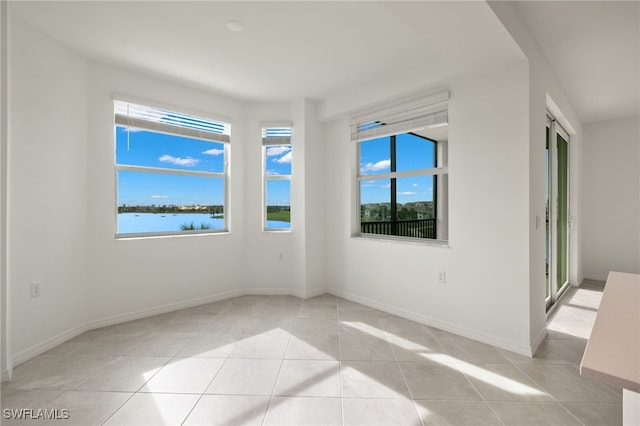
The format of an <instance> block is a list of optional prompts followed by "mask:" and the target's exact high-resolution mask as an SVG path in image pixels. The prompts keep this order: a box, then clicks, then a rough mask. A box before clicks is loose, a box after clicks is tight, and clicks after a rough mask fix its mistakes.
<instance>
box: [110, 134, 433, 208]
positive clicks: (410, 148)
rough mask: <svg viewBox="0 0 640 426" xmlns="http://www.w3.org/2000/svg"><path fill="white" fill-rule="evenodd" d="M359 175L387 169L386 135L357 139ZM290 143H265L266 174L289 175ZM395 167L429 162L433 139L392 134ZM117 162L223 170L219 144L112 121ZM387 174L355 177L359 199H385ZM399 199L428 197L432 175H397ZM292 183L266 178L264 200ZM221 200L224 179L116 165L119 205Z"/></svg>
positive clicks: (277, 200)
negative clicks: (133, 168) (140, 128)
mask: <svg viewBox="0 0 640 426" xmlns="http://www.w3.org/2000/svg"><path fill="white" fill-rule="evenodd" d="M360 155H361V162H360V173H361V175H362V176H368V175H375V174H379V173H388V172H389V171H390V148H389V138H388V137H385V138H380V139H373V140H370V141H365V142H361V143H360ZM291 158H292V150H291V145H275V146H269V147H267V149H266V155H265V161H266V164H265V168H266V172H267V175H269V176H274V175H291ZM396 158H397V160H396V164H397V171H408V170H416V169H425V168H431V167H434V144H433V142H430V141H428V140H426V139H423V138H420V137H417V136H413V135H411V134H403V135H398V136H397V137H396ZM116 163H117V164H121V165H137V166H146V167H157V168H164V169H173V170H190V171H205V172H215V173H223V172H224V144H223V143H218V142H211V141H204V140H199V139H192V138H185V137H181V136H175V135H167V134H161V133H155V132H150V131H146V130H138V129H132V128H130V129H126V128H125V127H122V126H116ZM390 186H391V185H390V180H389V179H368V180H362V181H361V182H360V188H361V204H368V203H388V202H389V201H390ZM397 199H398V202H399V203H402V204H404V203H407V202H416V201H430V200H433V177H432V176H416V177H406V178H398V179H397ZM290 200H291V183H290V181H288V180H271V179H268V182H267V204H268V205H289V204H290ZM125 204H126V205H152V204H155V205H163V204H167V205H196V204H199V205H221V204H224V180H223V179H222V178H211V177H204V176H185V175H179V174H165V173H148V172H138V171H124V170H120V171H118V205H119V206H122V205H125Z"/></svg>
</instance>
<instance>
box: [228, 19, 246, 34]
mask: <svg viewBox="0 0 640 426" xmlns="http://www.w3.org/2000/svg"><path fill="white" fill-rule="evenodd" d="M227 29H228V30H229V31H233V32H234V33H239V32H240V31H242V30H243V29H244V25H242V22H240V21H235V20H234V21H228V22H227Z"/></svg>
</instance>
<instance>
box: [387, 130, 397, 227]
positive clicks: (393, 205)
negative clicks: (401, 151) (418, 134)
mask: <svg viewBox="0 0 640 426" xmlns="http://www.w3.org/2000/svg"><path fill="white" fill-rule="evenodd" d="M389 153H390V157H391V158H390V161H391V164H390V166H391V173H393V174H395V173H396V168H397V167H396V136H395V135H392V136H391V137H389ZM390 183H391V185H389V191H391V194H389V195H390V200H391V235H398V187H397V178H396V177H392V178H391V182H390Z"/></svg>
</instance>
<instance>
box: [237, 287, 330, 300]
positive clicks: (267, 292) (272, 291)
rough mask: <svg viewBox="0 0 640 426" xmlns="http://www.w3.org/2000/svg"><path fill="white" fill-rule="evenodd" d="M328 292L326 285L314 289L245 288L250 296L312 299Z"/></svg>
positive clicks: (245, 292)
mask: <svg viewBox="0 0 640 426" xmlns="http://www.w3.org/2000/svg"><path fill="white" fill-rule="evenodd" d="M326 292H327V288H326V287H320V288H316V289H313V290H302V289H296V288H294V289H292V288H249V289H245V290H244V294H245V295H249V296H295V297H299V298H301V299H310V298H312V297H316V296H320V295H321V294H325V293H326Z"/></svg>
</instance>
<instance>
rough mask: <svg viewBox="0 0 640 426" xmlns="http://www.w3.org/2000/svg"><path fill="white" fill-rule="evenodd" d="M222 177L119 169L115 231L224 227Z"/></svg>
mask: <svg viewBox="0 0 640 426" xmlns="http://www.w3.org/2000/svg"><path fill="white" fill-rule="evenodd" d="M223 205H224V179H223V178H211V177H203V176H189V175H179V174H164V173H149V172H138V171H125V170H119V171H118V228H117V232H118V234H130V233H144V232H180V231H185V230H200V229H211V230H222V229H224V227H225V225H224V216H223V213H224V207H223Z"/></svg>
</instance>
